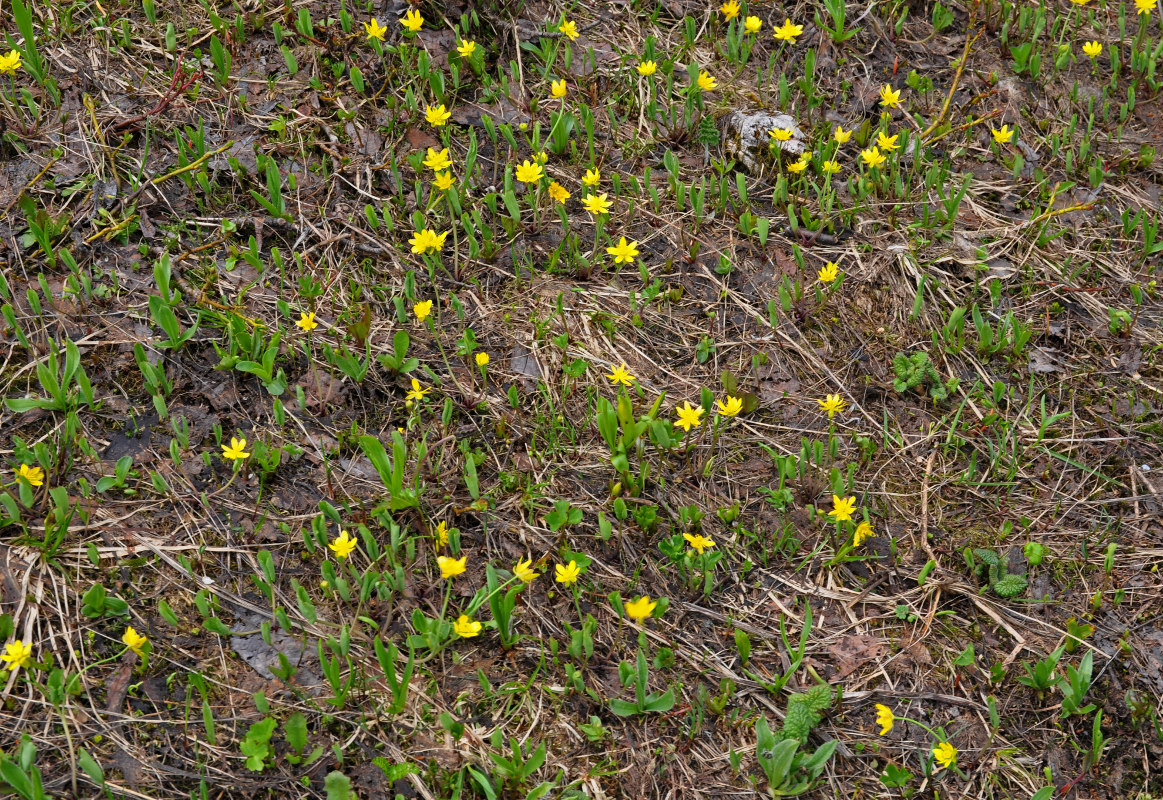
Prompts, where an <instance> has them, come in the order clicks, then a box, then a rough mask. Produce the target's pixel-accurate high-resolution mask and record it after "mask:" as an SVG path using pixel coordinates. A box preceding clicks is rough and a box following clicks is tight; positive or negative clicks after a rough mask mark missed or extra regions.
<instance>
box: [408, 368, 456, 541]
mask: <svg viewBox="0 0 1163 800" xmlns="http://www.w3.org/2000/svg"><path fill="white" fill-rule="evenodd" d="M413 382H414V383H416V387H415V388H417V389H418V388H419V387H420V384H419V383H418V382H416V381H413ZM420 396H421V397H423V394H421V395H420ZM447 545H448V523H447V522H443V521H442V522H441V523H440V524H439V525H437V526H436V546H437V547H445V546H447Z"/></svg>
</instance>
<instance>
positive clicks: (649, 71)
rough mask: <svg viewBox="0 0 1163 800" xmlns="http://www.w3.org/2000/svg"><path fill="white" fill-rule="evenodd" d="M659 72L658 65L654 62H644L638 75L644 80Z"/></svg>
mask: <svg viewBox="0 0 1163 800" xmlns="http://www.w3.org/2000/svg"><path fill="white" fill-rule="evenodd" d="M657 71H658V65H657V64H655V63H654V62H653V61H643V62H640V63H639V64H638V74H639V75H641V76H642V77H644V78H649V77H650V76H651V75H653V74H654V73H655V72H657Z"/></svg>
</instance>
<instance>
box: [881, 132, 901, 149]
mask: <svg viewBox="0 0 1163 800" xmlns="http://www.w3.org/2000/svg"><path fill="white" fill-rule="evenodd" d="M898 136H900V134H899V133H894V134H893V135H892V136H889V135H888V134H887V133H885V132H884V131H877V132H876V146H877V147H878V148H880V149H881V150H887V151H888V152H890V153H891V152H892V151H893V150H896V149H897V147H898V146H899V145H897V143H896V139H897V137H898Z"/></svg>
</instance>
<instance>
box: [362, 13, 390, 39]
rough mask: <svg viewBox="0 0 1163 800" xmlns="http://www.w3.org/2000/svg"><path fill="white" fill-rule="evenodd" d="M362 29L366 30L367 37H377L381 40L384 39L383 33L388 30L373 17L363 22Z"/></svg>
mask: <svg viewBox="0 0 1163 800" xmlns="http://www.w3.org/2000/svg"><path fill="white" fill-rule="evenodd" d="M363 29H364V30H365V31H367V38H369V39H379V40H380V41H381V42H382V41H383V40H384V34H385V33H387V32H388V29H387V28H386V27H385V26H383V25H381V24H380V23H379V21H378V20H377V19H376V18H375V17H372V21H371V22H365V23H364V24H363Z"/></svg>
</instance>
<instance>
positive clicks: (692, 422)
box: [674, 400, 706, 433]
mask: <svg viewBox="0 0 1163 800" xmlns="http://www.w3.org/2000/svg"><path fill="white" fill-rule="evenodd" d="M705 411H706V410H705V409H704V408H703V407H702V406H692V405H691V404H690V402H689V401H687V400H684V401H683V404H682V405H681V406H675V408H674V413H675V414H676V415H678V422H676V423H674V425H675V427H676V428H682V429H683V430H684V431H687V432H688V433H689V432H690V429H691V428H697V427H699V426H700V425H702V424H703V419H702V418H703V414H704V413H705Z"/></svg>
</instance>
